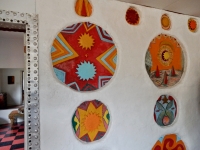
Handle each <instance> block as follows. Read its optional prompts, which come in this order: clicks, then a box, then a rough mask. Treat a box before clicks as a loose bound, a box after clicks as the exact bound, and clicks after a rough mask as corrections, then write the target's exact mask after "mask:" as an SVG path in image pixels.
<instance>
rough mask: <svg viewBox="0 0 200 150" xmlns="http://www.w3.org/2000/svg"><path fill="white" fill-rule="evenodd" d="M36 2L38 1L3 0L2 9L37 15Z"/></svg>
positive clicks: (0, 2) (0, 5)
mask: <svg viewBox="0 0 200 150" xmlns="http://www.w3.org/2000/svg"><path fill="white" fill-rule="evenodd" d="M35 1H36V0H17V1H13V0H1V1H0V9H3V10H10V11H17V12H27V13H35Z"/></svg>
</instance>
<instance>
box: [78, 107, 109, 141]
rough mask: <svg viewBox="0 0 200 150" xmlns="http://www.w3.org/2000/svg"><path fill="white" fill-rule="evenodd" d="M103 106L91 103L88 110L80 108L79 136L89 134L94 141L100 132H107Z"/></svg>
mask: <svg viewBox="0 0 200 150" xmlns="http://www.w3.org/2000/svg"><path fill="white" fill-rule="evenodd" d="M102 107H103V104H102V105H101V106H99V107H98V108H95V106H94V105H93V104H92V103H90V104H89V106H88V109H87V110H82V109H78V112H79V116H80V134H79V138H81V137H83V136H84V135H86V134H88V136H89V138H90V140H91V141H94V139H95V137H96V136H97V134H98V132H99V131H101V132H106V128H105V126H104V123H103V120H102V118H103V114H102Z"/></svg>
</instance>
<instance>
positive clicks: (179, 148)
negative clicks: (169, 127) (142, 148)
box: [152, 134, 186, 150]
mask: <svg viewBox="0 0 200 150" xmlns="http://www.w3.org/2000/svg"><path fill="white" fill-rule="evenodd" d="M152 150H186V147H185V145H184V143H183V141H182V140H179V141H177V135H176V134H169V135H166V136H165V137H164V138H163V140H162V142H161V141H160V140H158V141H157V142H156V144H155V145H154V147H153V148H152Z"/></svg>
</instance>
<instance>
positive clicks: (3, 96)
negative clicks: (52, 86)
mask: <svg viewBox="0 0 200 150" xmlns="http://www.w3.org/2000/svg"><path fill="white" fill-rule="evenodd" d="M24 54H25V48H24V32H21V31H20V32H18V31H0V135H1V136H4V138H3V139H1V141H0V144H3V146H4V147H7V149H16V148H23V147H24V67H25V59H24V58H25V55H24ZM11 140H12V144H9V142H11ZM0 146H2V145H0Z"/></svg>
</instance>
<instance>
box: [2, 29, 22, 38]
mask: <svg viewBox="0 0 200 150" xmlns="http://www.w3.org/2000/svg"><path fill="white" fill-rule="evenodd" d="M0 38H18V39H19V38H20V39H23V38H24V33H23V32H13V31H0Z"/></svg>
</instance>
